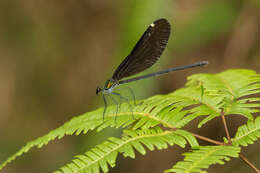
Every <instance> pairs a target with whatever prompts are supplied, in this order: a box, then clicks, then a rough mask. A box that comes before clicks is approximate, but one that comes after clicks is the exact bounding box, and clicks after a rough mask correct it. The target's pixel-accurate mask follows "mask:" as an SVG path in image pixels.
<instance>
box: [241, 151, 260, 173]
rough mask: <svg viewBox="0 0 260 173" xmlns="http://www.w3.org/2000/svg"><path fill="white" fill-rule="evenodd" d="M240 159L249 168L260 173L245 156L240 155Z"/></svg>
mask: <svg viewBox="0 0 260 173" xmlns="http://www.w3.org/2000/svg"><path fill="white" fill-rule="evenodd" d="M239 158H240V159H242V160H243V161H244V162H245V163H246V164H247V165H248V166H250V167H251V168H252V169H253V170H254V171H255V172H256V173H260V171H259V169H257V168H256V167H255V165H254V164H253V163H251V162H250V161H249V160H248V159H247V158H246V157H245V156H244V155H243V154H241V153H240V154H239Z"/></svg>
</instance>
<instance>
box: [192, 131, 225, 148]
mask: <svg viewBox="0 0 260 173" xmlns="http://www.w3.org/2000/svg"><path fill="white" fill-rule="evenodd" d="M190 133H191V132H190ZM191 134H192V135H193V136H195V137H197V138H199V139H201V140H203V141H207V142H210V143H213V144H217V145H225V143H223V142H219V141H215V140H213V139H210V138H207V137H204V136H200V135H198V134H195V133H191Z"/></svg>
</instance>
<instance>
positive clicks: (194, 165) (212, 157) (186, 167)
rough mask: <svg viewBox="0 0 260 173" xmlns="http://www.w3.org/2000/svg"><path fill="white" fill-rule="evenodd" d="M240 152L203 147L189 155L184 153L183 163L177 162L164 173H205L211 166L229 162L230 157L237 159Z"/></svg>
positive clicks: (223, 147) (218, 147) (222, 147)
mask: <svg viewBox="0 0 260 173" xmlns="http://www.w3.org/2000/svg"><path fill="white" fill-rule="evenodd" d="M239 152H240V148H239V147H234V146H203V147H198V148H197V149H196V150H193V151H191V152H189V153H184V155H185V158H184V161H180V162H178V163H177V164H176V165H174V166H173V167H172V168H171V169H168V170H166V171H165V172H176V173H201V172H206V171H203V169H207V168H208V167H209V166H210V165H213V164H217V163H218V164H221V165H223V164H224V161H229V160H230V157H238V154H239Z"/></svg>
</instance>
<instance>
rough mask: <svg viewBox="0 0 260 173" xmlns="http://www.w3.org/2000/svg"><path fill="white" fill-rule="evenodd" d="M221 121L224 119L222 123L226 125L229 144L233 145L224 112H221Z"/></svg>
mask: <svg viewBox="0 0 260 173" xmlns="http://www.w3.org/2000/svg"><path fill="white" fill-rule="evenodd" d="M221 119H222V122H223V125H224V128H225V132H226V135H227V138H228V144H229V145H231V144H232V141H231V138H230V135H229V131H228V127H227V122H226V119H225V116H224V111H223V110H222V111H221Z"/></svg>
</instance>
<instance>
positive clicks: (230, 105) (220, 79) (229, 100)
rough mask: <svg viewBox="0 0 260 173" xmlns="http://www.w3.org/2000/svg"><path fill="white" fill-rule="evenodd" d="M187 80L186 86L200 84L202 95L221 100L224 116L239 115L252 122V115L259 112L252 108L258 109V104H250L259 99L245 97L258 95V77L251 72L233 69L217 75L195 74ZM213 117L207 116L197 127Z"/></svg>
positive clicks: (259, 89) (259, 88) (259, 105)
mask: <svg viewBox="0 0 260 173" xmlns="http://www.w3.org/2000/svg"><path fill="white" fill-rule="evenodd" d="M188 79H189V81H188V83H187V86H197V85H198V83H201V84H202V85H203V88H204V90H205V91H204V92H205V94H204V95H212V96H214V97H217V98H219V99H221V100H222V101H221V105H220V107H221V108H223V110H224V113H225V115H230V114H239V115H242V116H245V117H246V118H248V119H251V120H252V119H253V115H252V114H253V113H255V112H259V110H257V109H254V108H253V107H260V104H258V103H250V102H253V101H259V99H258V98H254V97H251V98H246V97H245V96H250V95H252V94H257V93H260V84H259V82H260V75H259V74H256V72H255V71H253V70H244V69H234V70H227V71H225V72H222V73H219V74H196V75H192V76H190V77H189V78H188ZM215 116H218V115H217V114H215V115H209V117H208V118H207V119H205V120H203V121H202V122H201V123H200V124H199V127H200V126H201V125H202V124H205V123H206V122H207V121H208V120H210V119H212V118H214V117H215Z"/></svg>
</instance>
